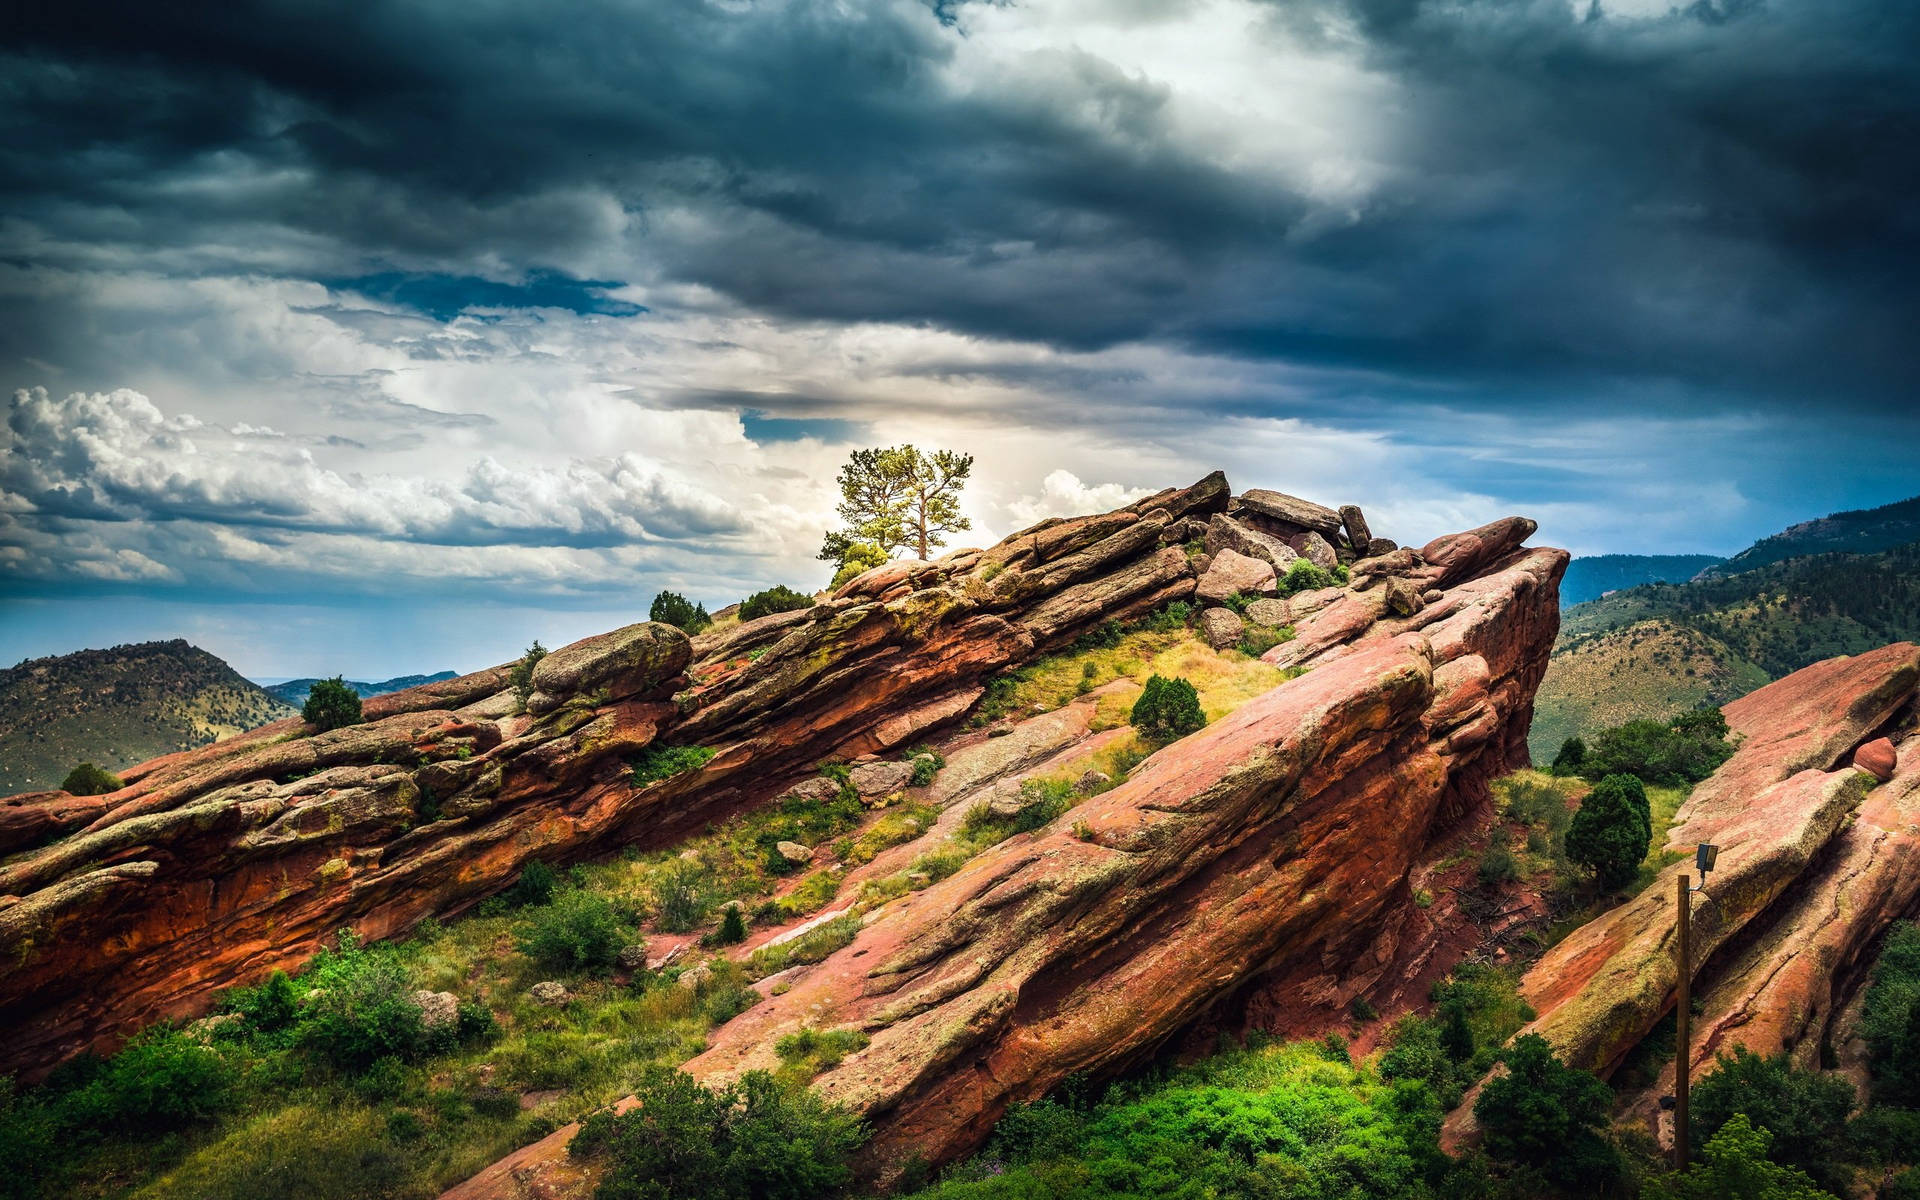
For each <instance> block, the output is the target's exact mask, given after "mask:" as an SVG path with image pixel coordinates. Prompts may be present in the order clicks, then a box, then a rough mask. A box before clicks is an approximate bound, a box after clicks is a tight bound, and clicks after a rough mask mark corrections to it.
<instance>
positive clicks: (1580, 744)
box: [1550, 737, 1587, 775]
mask: <svg viewBox="0 0 1920 1200" xmlns="http://www.w3.org/2000/svg"><path fill="white" fill-rule="evenodd" d="M1586 763H1587V743H1586V742H1585V741H1584V740H1582V739H1580V738H1577V737H1570V738H1568V739H1567V740H1566V741H1564V742H1561V743H1560V750H1559V752H1558V753H1556V754H1555V755H1554V756H1553V766H1552V768H1550V769H1551V770H1552V772H1553V774H1555V775H1578V774H1580V773H1581V768H1583V767H1585V766H1586Z"/></svg>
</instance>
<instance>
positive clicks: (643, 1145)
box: [567, 1067, 865, 1200]
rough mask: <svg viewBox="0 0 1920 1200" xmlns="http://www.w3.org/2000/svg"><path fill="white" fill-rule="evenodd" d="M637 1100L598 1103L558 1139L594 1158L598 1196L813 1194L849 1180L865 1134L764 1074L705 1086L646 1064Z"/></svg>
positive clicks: (764, 1199) (804, 1197)
mask: <svg viewBox="0 0 1920 1200" xmlns="http://www.w3.org/2000/svg"><path fill="white" fill-rule="evenodd" d="M634 1096H635V1097H636V1098H637V1099H638V1100H639V1103H638V1104H637V1105H635V1106H634V1107H632V1108H630V1109H629V1110H628V1111H626V1112H625V1113H622V1114H620V1115H618V1116H616V1115H614V1114H613V1113H612V1112H610V1111H608V1110H605V1109H602V1110H601V1111H599V1112H597V1113H595V1114H593V1115H592V1116H590V1117H588V1118H587V1119H586V1121H585V1122H584V1123H583V1124H582V1125H581V1127H580V1132H579V1133H578V1134H576V1135H575V1136H574V1138H573V1140H572V1141H571V1142H569V1143H568V1145H567V1152H568V1153H569V1154H571V1155H574V1156H576V1157H603V1158H605V1159H606V1160H608V1165H607V1171H606V1174H605V1176H604V1177H603V1178H602V1180H601V1183H600V1188H599V1190H598V1191H597V1192H595V1193H594V1194H595V1196H596V1197H597V1198H598V1200H813V1198H814V1197H822V1196H831V1195H834V1194H836V1193H838V1192H839V1191H841V1190H842V1189H843V1188H845V1187H846V1186H847V1184H848V1182H849V1181H850V1180H851V1178H852V1171H851V1168H850V1167H849V1165H848V1164H849V1159H850V1157H851V1155H852V1153H853V1151H854V1150H855V1149H856V1148H857V1147H858V1146H859V1145H860V1143H861V1142H862V1141H863V1140H864V1139H865V1133H864V1131H863V1130H862V1128H861V1126H860V1124H859V1122H858V1121H856V1120H855V1119H854V1118H853V1117H852V1116H851V1115H849V1114H848V1113H845V1112H843V1111H841V1110H839V1109H836V1108H832V1107H830V1106H829V1105H827V1103H826V1102H825V1101H823V1100H821V1099H820V1098H819V1097H818V1096H816V1095H814V1094H813V1093H812V1092H811V1091H809V1090H807V1089H806V1088H794V1089H792V1090H788V1089H786V1088H783V1087H782V1086H781V1085H780V1084H779V1083H778V1082H777V1081H776V1080H775V1079H774V1078H773V1077H772V1076H771V1075H769V1074H767V1073H766V1072H764V1071H750V1072H748V1073H747V1074H745V1075H743V1076H742V1077H741V1078H740V1080H739V1081H738V1082H736V1083H733V1084H731V1085H728V1086H726V1087H722V1088H716V1089H708V1088H707V1087H705V1086H703V1085H702V1084H700V1083H699V1082H697V1081H696V1080H695V1079H694V1078H693V1077H692V1076H690V1075H688V1074H686V1073H685V1072H684V1071H676V1070H673V1069H670V1068H666V1067H649V1068H648V1069H647V1072H646V1074H645V1075H644V1076H642V1078H641V1081H640V1085H639V1086H638V1087H636V1088H635V1089H634Z"/></svg>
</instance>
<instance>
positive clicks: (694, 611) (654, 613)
mask: <svg viewBox="0 0 1920 1200" xmlns="http://www.w3.org/2000/svg"><path fill="white" fill-rule="evenodd" d="M647 619H648V620H650V621H659V622H661V623H662V624H665V625H671V626H673V627H674V628H676V629H678V630H681V631H682V632H684V633H699V632H700V631H701V630H702V629H705V628H706V627H707V626H709V625H711V624H713V618H712V617H710V616H708V615H707V606H706V605H704V604H695V603H694V602H693V601H691V600H689V599H687V598H686V597H685V596H682V595H681V594H680V593H679V592H661V593H660V594H659V595H658V596H655V597H654V598H653V604H652V606H651V607H649V608H648V609H647Z"/></svg>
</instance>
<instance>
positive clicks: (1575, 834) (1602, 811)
mask: <svg viewBox="0 0 1920 1200" xmlns="http://www.w3.org/2000/svg"><path fill="white" fill-rule="evenodd" d="M1652 840H1653V817H1652V810H1651V807H1650V806H1649V805H1648V803H1647V791H1646V789H1645V788H1644V787H1642V786H1640V781H1639V780H1638V779H1636V778H1634V777H1633V776H1632V775H1609V776H1607V777H1606V778H1605V779H1602V780H1601V781H1600V782H1599V783H1597V784H1595V785H1594V788H1593V791H1591V792H1589V793H1588V794H1587V798H1586V799H1585V800H1583V801H1581V802H1580V811H1578V812H1576V813H1574V814H1573V823H1572V824H1571V825H1569V826H1568V827H1567V857H1568V858H1570V859H1572V860H1573V861H1574V862H1577V863H1580V864H1581V865H1583V866H1586V867H1590V868H1592V870H1593V873H1594V875H1595V877H1596V878H1597V879H1599V881H1600V886H1601V887H1603V888H1606V889H1608V890H1609V891H1611V890H1613V889H1615V888H1621V887H1625V886H1626V885H1627V884H1629V883H1631V882H1633V879H1634V877H1635V876H1636V875H1637V874H1639V871H1640V860H1641V859H1643V858H1645V857H1646V856H1647V847H1648V844H1649V843H1650V842H1651V841H1652Z"/></svg>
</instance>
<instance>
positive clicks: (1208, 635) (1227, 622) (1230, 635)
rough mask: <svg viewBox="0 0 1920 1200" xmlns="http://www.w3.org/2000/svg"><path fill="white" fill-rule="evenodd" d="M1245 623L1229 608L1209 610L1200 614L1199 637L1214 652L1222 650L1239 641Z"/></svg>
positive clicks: (1245, 625)
mask: <svg viewBox="0 0 1920 1200" xmlns="http://www.w3.org/2000/svg"><path fill="white" fill-rule="evenodd" d="M1246 627H1247V623H1246V622H1245V621H1244V620H1242V619H1241V618H1240V616H1239V614H1237V613H1235V612H1234V611H1233V610H1232V609H1230V608H1210V609H1208V610H1207V611H1205V612H1203V613H1201V614H1200V636H1201V637H1202V638H1205V639H1206V643H1207V645H1209V646H1211V647H1213V648H1214V649H1215V650H1224V649H1226V648H1227V647H1228V646H1231V645H1233V644H1234V643H1235V642H1238V641H1239V640H1240V634H1241V633H1242V632H1243V631H1245V629H1246Z"/></svg>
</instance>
